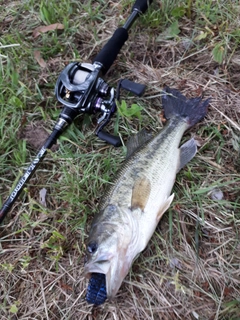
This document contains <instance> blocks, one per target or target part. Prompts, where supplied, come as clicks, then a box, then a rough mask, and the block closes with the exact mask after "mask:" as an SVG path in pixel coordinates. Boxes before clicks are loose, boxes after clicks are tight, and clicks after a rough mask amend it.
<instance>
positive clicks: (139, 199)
mask: <svg viewBox="0 0 240 320" xmlns="http://www.w3.org/2000/svg"><path fill="white" fill-rule="evenodd" d="M150 192H151V182H150V180H149V179H148V178H146V177H142V178H138V179H137V180H136V181H135V183H134V186H133V190H132V201H131V209H132V210H133V209H136V208H140V209H141V210H142V211H143V210H144V208H145V207H146V204H147V201H148V198H149V195H150Z"/></svg>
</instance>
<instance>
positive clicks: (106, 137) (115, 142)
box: [96, 130, 122, 147]
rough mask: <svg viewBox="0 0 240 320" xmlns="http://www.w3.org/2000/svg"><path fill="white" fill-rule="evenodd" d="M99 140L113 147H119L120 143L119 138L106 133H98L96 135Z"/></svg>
mask: <svg viewBox="0 0 240 320" xmlns="http://www.w3.org/2000/svg"><path fill="white" fill-rule="evenodd" d="M96 135H97V136H98V138H99V139H101V140H103V141H106V142H107V143H109V144H111V145H113V146H114V147H121V146H122V141H121V139H120V138H119V137H117V136H114V135H112V134H110V133H108V132H106V131H103V130H101V131H99V132H97V133H96Z"/></svg>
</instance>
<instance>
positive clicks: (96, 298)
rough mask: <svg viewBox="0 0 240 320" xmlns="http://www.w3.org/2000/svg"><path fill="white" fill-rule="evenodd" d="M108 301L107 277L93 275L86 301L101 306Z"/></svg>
mask: <svg viewBox="0 0 240 320" xmlns="http://www.w3.org/2000/svg"><path fill="white" fill-rule="evenodd" d="M106 299H107V289H106V275H105V274H103V273H91V276H90V280H89V283H88V287H87V294H86V301H87V302H88V303H91V304H94V305H95V306H99V305H101V304H103V303H104V302H105V301H106Z"/></svg>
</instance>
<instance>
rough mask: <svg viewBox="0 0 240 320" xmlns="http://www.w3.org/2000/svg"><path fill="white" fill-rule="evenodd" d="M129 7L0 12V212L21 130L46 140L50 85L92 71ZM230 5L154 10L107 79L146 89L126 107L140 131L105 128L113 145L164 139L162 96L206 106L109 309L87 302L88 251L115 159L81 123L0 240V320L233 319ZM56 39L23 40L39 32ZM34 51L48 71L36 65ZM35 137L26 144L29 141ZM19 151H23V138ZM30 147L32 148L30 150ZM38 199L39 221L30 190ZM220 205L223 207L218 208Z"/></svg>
mask: <svg viewBox="0 0 240 320" xmlns="http://www.w3.org/2000/svg"><path fill="white" fill-rule="evenodd" d="M131 4H132V2H131V1H129V0H122V1H118V2H109V3H107V4H106V2H105V1H100V0H99V1H90V0H85V1H81V2H79V1H75V0H73V1H69V0H63V1H61V2H53V1H51V2H49V1H40V2H38V3H36V2H34V1H31V0H28V1H27V0H24V1H21V2H18V1H15V2H11V1H7V2H6V1H5V3H4V6H2V11H1V20H0V60H1V63H0V116H1V122H0V181H1V184H0V193H1V197H0V203H3V201H4V200H5V199H6V198H7V196H8V195H9V193H10V190H11V188H12V186H13V184H15V183H16V182H17V181H18V179H19V177H20V176H21V175H22V173H23V172H24V169H25V168H26V167H27V166H28V165H29V164H30V162H31V160H32V159H33V157H34V156H35V154H36V152H37V150H36V147H35V146H34V144H31V143H30V139H29V137H26V135H25V139H23V137H24V134H23V132H24V130H25V128H26V127H27V126H28V125H29V124H31V125H33V127H34V128H38V129H39V128H41V131H42V132H45V133H44V134H46V132H48V133H50V132H51V129H52V127H53V125H54V123H55V122H56V120H57V119H58V115H59V113H60V110H61V106H60V105H59V103H58V102H57V101H56V99H55V97H54V86H55V83H56V80H57V78H58V75H59V74H60V72H61V71H62V70H63V68H64V67H65V66H66V65H67V64H68V63H69V62H71V61H76V60H77V61H81V62H82V61H83V62H91V60H92V59H93V58H94V56H95V55H96V54H97V53H98V51H99V50H100V49H101V48H102V46H103V44H104V43H105V41H106V40H107V39H108V38H109V37H110V35H111V34H112V32H113V31H114V30H115V29H116V28H117V26H118V25H122V24H123V23H124V21H125V19H126V18H127V17H128V14H129V12H130V10H131ZM238 12H239V10H238V2H237V1H230V0H226V1H220V0H216V1H212V2H209V1H206V0H195V1H193V0H188V1H174V0H164V1H161V2H158V1H155V2H154V3H153V5H152V8H151V9H150V10H149V11H148V12H147V13H146V15H145V16H143V17H142V18H141V19H139V20H138V22H137V23H136V24H135V25H134V26H133V27H132V29H131V31H130V36H129V40H128V41H127V43H126V44H125V46H124V48H123V50H122V51H121V54H120V55H119V57H118V59H117V61H116V62H115V64H114V67H113V68H111V69H110V70H109V72H108V74H107V75H106V77H105V79H106V81H108V82H109V83H110V84H111V85H113V86H116V84H117V82H118V80H119V79H121V78H123V77H126V78H129V79H130V80H135V81H137V82H140V83H144V84H147V90H146V93H145V95H144V97H142V98H133V97H131V96H129V95H127V94H126V93H123V100H124V101H125V102H126V103H125V102H124V103H122V107H123V109H124V108H125V106H126V104H127V105H129V106H133V107H132V109H129V110H133V111H134V112H135V111H136V112H139V109H138V108H137V107H136V106H135V105H134V104H136V103H138V104H139V105H140V106H141V108H140V109H141V110H140V112H141V118H140V119H138V118H137V117H133V118H129V116H130V113H131V112H130V111H129V112H130V113H129V112H128V111H127V110H126V108H125V109H124V110H122V115H118V116H115V117H114V118H113V119H112V122H111V123H110V124H109V126H108V129H109V131H110V132H114V131H115V133H119V134H120V135H121V137H122V139H123V140H124V141H126V140H127V138H128V137H129V136H130V135H132V134H134V133H135V132H137V131H139V130H140V129H141V128H142V127H145V126H147V127H148V128H150V129H152V130H153V131H154V132H158V130H159V129H160V128H161V127H162V122H161V118H160V117H159V115H160V112H161V102H160V99H159V96H160V90H161V88H162V87H163V86H165V85H169V86H170V87H176V88H178V89H179V90H181V91H182V92H183V93H184V94H186V95H188V96H196V95H200V94H202V93H203V94H204V96H205V97H212V100H211V105H210V107H209V112H208V115H207V117H206V119H205V120H204V121H202V122H201V123H199V124H198V125H196V126H195V127H194V128H192V129H191V131H190V132H188V133H187V134H186V135H185V137H184V139H183V140H186V139H188V138H189V137H190V136H192V135H193V136H194V137H195V138H196V139H197V140H198V141H199V151H198V154H197V155H196V157H195V158H194V159H193V160H192V161H191V162H190V164H189V165H188V166H187V167H186V168H184V169H183V170H182V171H181V172H180V173H179V174H178V176H177V180H176V183H175V186H174V192H175V200H174V204H173V205H172V206H171V208H170V209H169V210H168V212H167V213H166V214H165V215H164V217H163V219H162V220H161V222H160V224H159V226H158V227H157V230H156V232H155V234H154V236H153V237H152V239H151V241H150V243H149V245H148V247H147V248H146V250H145V251H144V252H143V253H142V254H141V255H140V256H139V258H138V259H137V260H136V262H135V263H134V265H133V267H132V269H131V270H130V272H129V275H128V276H127V278H126V280H125V281H124V283H123V285H122V287H121V289H120V291H119V293H118V295H117V298H116V299H115V300H114V301H112V302H106V304H105V305H103V306H102V307H99V308H92V307H91V306H89V305H87V303H86V302H85V300H84V298H85V293H86V286H87V281H86V280H85V279H84V277H83V274H82V272H83V265H84V252H85V240H86V238H87V235H88V231H89V226H90V222H91V220H92V217H93V215H94V214H95V213H96V211H97V204H98V202H99V200H100V198H101V196H102V195H103V194H104V187H106V185H107V184H108V183H110V181H111V180H112V178H113V176H114V175H115V173H116V172H117V170H118V169H119V168H120V167H121V163H122V161H123V159H124V156H125V148H124V147H123V148H118V149H115V148H113V147H111V146H108V145H106V144H105V143H103V142H101V141H100V140H98V139H97V138H96V137H95V135H94V130H95V127H96V117H94V116H93V117H90V118H88V117H85V118H84V119H83V117H80V118H79V119H77V120H76V121H75V123H74V124H73V125H71V126H70V127H69V128H68V130H67V131H66V132H65V133H64V134H63V135H62V137H61V138H60V140H59V142H58V149H57V151H52V152H50V153H49V154H48V155H47V157H46V159H45V160H44V162H43V163H42V165H41V166H40V168H39V169H38V170H37V172H36V173H35V174H34V176H33V177H32V179H31V180H30V182H29V183H28V185H27V186H26V188H25V190H24V192H23V194H22V195H21V196H20V197H19V199H18V201H17V202H16V204H15V205H14V207H13V209H12V211H11V213H10V214H9V215H8V217H7V219H6V220H5V221H4V225H2V226H1V227H0V236H1V242H0V274H1V279H2V281H1V284H0V285H1V290H0V301H1V302H0V316H1V319H21V320H23V319H51V320H52V319H129V320H130V319H171V320H172V319H199V320H205V319H207V320H209V319H211V320H213V319H214V320H217V319H221V320H230V319H232V320H233V319H234V320H237V319H240V300H239V297H240V292H239V278H240V277H239V276H240V275H239V266H240V260H239V250H240V244H239V227H240V192H239V190H240V160H239V159H240V157H239V154H240V144H239V141H240V109H239V104H240V101H239V70H240V65H239V42H240V33H239V24H238V21H239V16H238ZM52 23H61V24H63V25H64V29H63V30H55V31H49V32H46V33H43V34H41V35H40V36H38V37H36V38H34V37H33V36H32V34H33V31H34V30H35V29H36V28H37V27H39V26H43V25H45V26H47V25H49V24H52ZM35 50H38V51H40V53H41V56H42V58H43V59H44V61H45V62H46V64H47V66H46V67H45V68H42V67H41V66H40V65H39V64H38V62H37V61H36V59H35V58H34V51H35ZM30 133H32V136H34V130H32V131H30ZM21 137H22V138H21ZM40 138H41V137H40V136H38V135H37V136H36V137H35V140H40ZM43 188H46V190H47V194H46V207H45V206H44V205H43V204H42V203H41V202H40V200H39V198H40V195H39V193H40V190H41V189H43ZM219 194H220V195H221V197H220V199H217V198H216V197H218V196H219Z"/></svg>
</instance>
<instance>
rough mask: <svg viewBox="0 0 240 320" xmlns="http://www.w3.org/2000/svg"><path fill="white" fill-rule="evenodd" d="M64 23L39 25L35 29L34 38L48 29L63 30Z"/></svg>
mask: <svg viewBox="0 0 240 320" xmlns="http://www.w3.org/2000/svg"><path fill="white" fill-rule="evenodd" d="M63 29H64V25H63V24H62V23H53V24H50V25H48V26H41V27H37V28H36V29H35V30H33V34H32V35H33V38H37V37H38V36H40V34H41V33H45V32H48V31H53V30H63Z"/></svg>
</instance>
